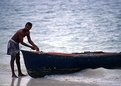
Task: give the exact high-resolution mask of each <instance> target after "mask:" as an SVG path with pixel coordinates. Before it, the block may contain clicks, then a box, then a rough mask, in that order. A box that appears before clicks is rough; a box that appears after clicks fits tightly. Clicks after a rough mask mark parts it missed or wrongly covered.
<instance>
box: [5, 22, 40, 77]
mask: <svg viewBox="0 0 121 86" xmlns="http://www.w3.org/2000/svg"><path fill="white" fill-rule="evenodd" d="M31 28H32V23H30V22H27V23H26V25H25V27H24V28H23V29H20V30H18V31H17V32H16V33H15V34H14V35H13V37H12V38H11V39H10V40H9V42H8V47H7V54H8V55H11V60H10V66H11V71H12V77H17V76H16V74H15V72H14V61H15V60H16V64H17V68H18V76H25V75H24V74H22V72H21V66H20V49H19V43H21V44H22V45H24V46H27V47H30V48H31V49H33V50H36V51H39V48H38V47H37V45H35V44H34V42H33V41H32V40H31V37H30V31H29V30H30V29H31ZM25 36H27V39H28V42H29V43H30V44H31V45H28V44H26V43H25V42H23V38H24V37H25Z"/></svg>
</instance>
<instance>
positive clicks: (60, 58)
mask: <svg viewBox="0 0 121 86" xmlns="http://www.w3.org/2000/svg"><path fill="white" fill-rule="evenodd" d="M22 53H23V58H24V61H25V66H26V69H27V72H28V74H29V75H30V76H31V77H33V78H39V77H43V76H45V75H51V74H65V73H73V72H77V71H80V70H83V69H86V68H99V67H104V68H120V67H121V53H109V54H104V52H102V53H99V54H97V53H80V54H74V55H62V54H61V55H58V54H49V53H43V54H37V53H34V52H30V51H24V50H22Z"/></svg>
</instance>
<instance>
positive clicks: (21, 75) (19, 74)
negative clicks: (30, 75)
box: [18, 73, 26, 77]
mask: <svg viewBox="0 0 121 86" xmlns="http://www.w3.org/2000/svg"><path fill="white" fill-rule="evenodd" d="M18 76H21V77H22V76H26V75H24V74H22V73H21V74H18Z"/></svg>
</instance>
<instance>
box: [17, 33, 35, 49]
mask: <svg viewBox="0 0 121 86" xmlns="http://www.w3.org/2000/svg"><path fill="white" fill-rule="evenodd" d="M18 36H19V42H20V43H21V44H22V45H24V46H26V47H30V48H31V49H33V50H35V48H34V47H33V46H30V45H28V44H26V43H25V42H23V37H22V36H21V34H18Z"/></svg>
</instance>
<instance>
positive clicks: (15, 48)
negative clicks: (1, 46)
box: [7, 39, 20, 56]
mask: <svg viewBox="0 0 121 86" xmlns="http://www.w3.org/2000/svg"><path fill="white" fill-rule="evenodd" d="M18 53H20V48H19V43H16V42H15V41H14V40H12V39H10V40H9V42H8V46H7V55H14V56H15V55H17V54H18Z"/></svg>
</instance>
